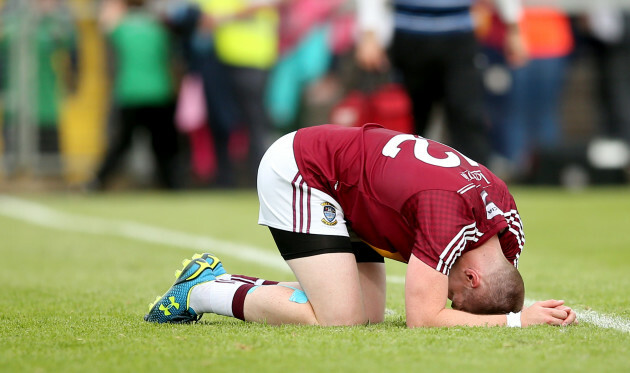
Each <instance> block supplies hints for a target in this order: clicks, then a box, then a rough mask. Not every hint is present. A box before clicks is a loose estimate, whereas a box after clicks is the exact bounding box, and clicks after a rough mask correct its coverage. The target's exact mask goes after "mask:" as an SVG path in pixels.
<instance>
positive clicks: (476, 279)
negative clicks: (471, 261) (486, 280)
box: [464, 268, 481, 289]
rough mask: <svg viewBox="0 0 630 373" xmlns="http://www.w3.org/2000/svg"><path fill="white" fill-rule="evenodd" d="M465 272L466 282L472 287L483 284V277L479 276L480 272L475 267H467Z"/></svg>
mask: <svg viewBox="0 0 630 373" xmlns="http://www.w3.org/2000/svg"><path fill="white" fill-rule="evenodd" d="M464 274H465V275H466V283H467V284H468V286H469V287H471V288H473V289H474V288H477V287H479V285H481V277H480V276H479V272H477V270H475V269H474V268H466V269H464Z"/></svg>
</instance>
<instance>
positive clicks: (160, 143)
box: [90, 0, 179, 190]
mask: <svg viewBox="0 0 630 373" xmlns="http://www.w3.org/2000/svg"><path fill="white" fill-rule="evenodd" d="M144 3H145V1H144V0H124V1H123V0H107V1H105V2H104V4H103V9H102V13H101V23H102V26H103V27H104V29H105V32H106V34H107V37H108V41H109V42H110V44H111V47H112V50H113V54H114V64H115V78H114V82H113V105H114V107H115V108H116V110H117V111H118V118H119V120H118V121H116V122H114V123H113V124H114V125H115V127H114V128H112V130H113V133H112V138H111V140H110V142H109V145H108V148H107V152H106V154H105V158H104V160H103V162H102V164H101V166H100V168H99V169H98V172H97V173H96V177H95V179H94V180H93V181H92V182H91V183H90V187H91V188H92V189H96V190H100V189H104V188H106V186H107V181H108V180H109V179H110V176H111V175H112V174H113V172H114V171H115V169H116V168H117V167H118V165H119V164H120V163H121V161H122V159H123V157H124V156H125V155H126V153H127V152H128V150H129V149H130V147H131V145H132V140H133V134H134V132H136V130H137V129H144V130H146V131H147V132H148V133H149V135H150V138H151V148H152V151H153V155H154V158H155V161H156V162H155V163H156V171H157V178H158V181H159V183H160V186H161V187H164V188H167V189H174V188H177V187H178V186H179V180H178V178H177V176H176V160H177V155H178V134H177V130H176V128H175V125H174V108H175V104H174V103H175V88H174V82H173V78H172V72H171V65H170V48H171V42H170V36H169V33H168V30H167V29H166V28H165V27H164V25H163V24H162V23H161V22H160V20H159V19H158V18H157V17H156V16H154V15H153V14H152V13H150V12H149V11H147V10H146V9H145V8H144V5H145V4H144Z"/></svg>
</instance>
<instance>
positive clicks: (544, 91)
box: [527, 57, 567, 151]
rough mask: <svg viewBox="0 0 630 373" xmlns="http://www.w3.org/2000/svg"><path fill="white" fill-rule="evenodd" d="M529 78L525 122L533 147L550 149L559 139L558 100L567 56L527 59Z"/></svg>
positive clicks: (560, 139) (563, 80)
mask: <svg viewBox="0 0 630 373" xmlns="http://www.w3.org/2000/svg"><path fill="white" fill-rule="evenodd" d="M530 64H531V69H532V73H531V75H530V77H529V79H528V82H527V83H528V87H527V89H528V91H529V92H528V95H529V100H528V101H529V105H528V106H529V110H527V112H528V115H529V121H528V123H527V126H528V128H529V131H528V132H529V133H530V134H531V138H532V146H533V148H534V149H532V150H533V151H536V150H537V149H541V150H545V149H547V150H553V149H555V148H557V147H558V146H559V145H560V143H561V142H562V131H561V130H562V127H561V120H560V104H561V98H562V92H563V87H564V82H565V75H566V67H567V60H566V58H564V57H559V58H541V59H535V60H532V61H530Z"/></svg>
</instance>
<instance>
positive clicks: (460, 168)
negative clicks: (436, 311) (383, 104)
mask: <svg viewBox="0 0 630 373" xmlns="http://www.w3.org/2000/svg"><path fill="white" fill-rule="evenodd" d="M293 148H294V152H295V159H296V162H297V165H298V168H299V170H300V174H301V176H302V178H303V179H304V181H305V182H306V184H307V185H308V186H310V187H312V188H316V189H319V190H322V191H324V192H326V193H328V194H329V195H331V196H332V197H334V198H335V199H336V201H337V202H339V204H340V205H341V207H342V208H343V210H344V214H345V218H346V220H347V222H348V226H349V227H350V228H351V229H352V230H353V231H354V232H355V233H357V235H358V236H359V237H360V238H361V239H362V240H364V241H365V242H366V243H368V244H369V245H371V246H372V247H374V248H375V250H377V251H378V252H379V253H381V254H382V255H383V256H386V257H389V258H393V259H397V260H400V261H403V262H407V261H408V260H409V257H410V256H411V254H413V255H415V256H416V257H418V258H419V259H420V260H422V261H423V262H424V263H426V264H427V265H429V266H431V267H433V268H435V269H436V270H438V271H440V272H442V273H445V274H447V273H448V271H449V270H450V267H451V266H452V264H453V263H454V262H455V260H456V259H457V257H459V256H460V255H461V254H462V253H463V252H465V251H467V250H471V249H474V248H476V247H478V246H480V245H481V244H482V243H484V242H485V241H487V240H488V239H489V238H491V237H492V236H493V235H495V234H499V236H500V240H501V247H502V248H503V252H504V254H505V256H506V258H507V259H508V260H510V261H511V262H512V263H514V265H517V261H518V257H519V255H520V252H521V250H522V248H523V243H524V236H523V231H522V226H521V222H520V218H519V215H518V211H517V210H516V204H515V203H514V199H513V198H512V196H511V195H510V193H509V192H508V190H507V187H506V185H505V183H503V182H502V181H501V180H500V179H498V178H497V177H496V176H495V175H494V174H492V173H491V172H490V171H489V170H488V169H487V168H485V167H484V166H482V165H478V164H477V163H476V162H474V161H472V160H468V159H467V158H465V157H464V156H462V155H461V154H460V153H459V152H457V151H456V150H454V149H452V148H449V147H447V146H445V145H443V144H440V143H438V142H435V141H432V140H428V139H424V138H422V137H419V136H414V135H408V134H401V133H399V132H395V131H391V130H387V129H384V128H382V127H381V126H379V125H375V124H368V125H365V126H363V127H360V128H356V127H355V128H348V127H341V126H334V125H324V126H316V127H309V128H303V129H300V130H298V131H297V134H296V136H295V140H294V144H293Z"/></svg>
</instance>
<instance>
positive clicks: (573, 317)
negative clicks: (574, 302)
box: [556, 305, 578, 326]
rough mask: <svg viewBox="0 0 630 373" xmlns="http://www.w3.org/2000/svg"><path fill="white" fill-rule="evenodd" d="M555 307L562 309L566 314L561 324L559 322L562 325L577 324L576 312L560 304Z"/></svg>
mask: <svg viewBox="0 0 630 373" xmlns="http://www.w3.org/2000/svg"><path fill="white" fill-rule="evenodd" d="M556 309H559V310H563V311H565V312H566V313H567V315H568V316H567V318H566V319H564V321H563V322H562V324H561V325H562V326H567V325H571V324H578V320H577V314H576V313H575V311H573V310H572V309H571V308H570V307H567V306H565V305H562V306H558V307H556Z"/></svg>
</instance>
